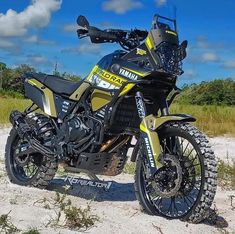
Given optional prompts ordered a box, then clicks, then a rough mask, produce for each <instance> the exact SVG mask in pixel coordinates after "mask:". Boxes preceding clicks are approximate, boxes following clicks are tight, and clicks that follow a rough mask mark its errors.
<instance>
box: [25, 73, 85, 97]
mask: <svg viewBox="0 0 235 234" xmlns="http://www.w3.org/2000/svg"><path fill="white" fill-rule="evenodd" d="M26 77H28V78H29V77H30V78H34V79H36V80H38V81H39V82H41V83H42V84H44V85H45V86H46V87H48V88H49V89H50V90H52V91H53V92H55V93H57V94H64V95H68V96H69V95H71V94H72V93H73V92H75V90H76V89H77V88H78V87H79V86H80V85H81V84H82V83H83V81H77V82H75V81H70V80H66V79H64V78H62V77H60V76H55V75H47V74H43V73H27V74H26Z"/></svg>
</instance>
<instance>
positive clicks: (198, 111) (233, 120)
mask: <svg viewBox="0 0 235 234" xmlns="http://www.w3.org/2000/svg"><path fill="white" fill-rule="evenodd" d="M170 112H171V113H172V114H174V113H177V114H179V113H185V114H190V115H192V116H194V117H195V118H196V119H197V121H196V122H195V125H196V126H197V127H198V128H199V129H200V130H201V131H202V132H205V133H206V134H207V135H209V136H219V135H224V134H228V135H233V136H235V107H228V106H197V105H181V104H173V105H172V106H171V108H170Z"/></svg>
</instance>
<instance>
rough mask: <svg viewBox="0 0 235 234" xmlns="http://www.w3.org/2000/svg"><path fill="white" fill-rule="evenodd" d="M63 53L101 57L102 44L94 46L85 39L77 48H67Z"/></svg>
mask: <svg viewBox="0 0 235 234" xmlns="http://www.w3.org/2000/svg"><path fill="white" fill-rule="evenodd" d="M61 52H62V53H75V54H81V55H83V54H94V55H99V54H100V53H101V45H100V44H94V43H93V44H92V43H91V41H90V40H89V39H88V38H85V39H83V40H82V41H81V43H80V44H79V45H78V46H77V47H71V48H65V49H63V50H62V51H61Z"/></svg>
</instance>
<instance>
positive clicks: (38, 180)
mask: <svg viewBox="0 0 235 234" xmlns="http://www.w3.org/2000/svg"><path fill="white" fill-rule="evenodd" d="M17 138H18V134H17V132H16V130H15V129H14V128H12V129H11V131H10V133H9V136H8V138H7V144H6V148H5V168H6V172H7V175H8V178H9V180H10V182H12V183H14V184H18V185H22V186H33V187H37V188H40V189H45V188H47V186H48V185H49V183H50V182H51V180H52V179H53V178H54V176H55V174H56V171H57V168H58V162H57V159H56V158H55V157H54V158H53V157H47V156H45V155H42V157H43V160H42V164H41V165H40V166H39V167H38V171H37V172H36V174H35V176H33V177H32V179H30V180H28V181H23V180H20V179H18V178H17V176H16V174H15V171H14V168H13V163H12V162H13V161H12V160H13V158H12V157H13V147H12V146H13V144H14V143H15V141H16V140H17Z"/></svg>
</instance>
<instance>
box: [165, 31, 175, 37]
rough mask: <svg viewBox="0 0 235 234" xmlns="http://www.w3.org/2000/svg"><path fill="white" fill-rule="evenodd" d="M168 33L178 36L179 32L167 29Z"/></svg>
mask: <svg viewBox="0 0 235 234" xmlns="http://www.w3.org/2000/svg"><path fill="white" fill-rule="evenodd" d="M166 33H168V34H172V35H174V36H177V33H176V32H174V31H170V30H166Z"/></svg>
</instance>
